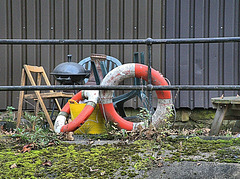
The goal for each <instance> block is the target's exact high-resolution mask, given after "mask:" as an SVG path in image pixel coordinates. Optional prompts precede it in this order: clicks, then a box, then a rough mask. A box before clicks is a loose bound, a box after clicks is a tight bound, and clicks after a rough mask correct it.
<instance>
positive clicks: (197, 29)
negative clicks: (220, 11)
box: [193, 1, 205, 107]
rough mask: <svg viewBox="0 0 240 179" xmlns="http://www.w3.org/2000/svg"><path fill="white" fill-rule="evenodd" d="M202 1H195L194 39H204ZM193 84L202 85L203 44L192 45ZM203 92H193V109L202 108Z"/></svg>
mask: <svg viewBox="0 0 240 179" xmlns="http://www.w3.org/2000/svg"><path fill="white" fill-rule="evenodd" d="M204 7H205V6H204V1H195V18H194V20H195V21H194V35H195V36H194V37H195V38H201V37H204V23H205V19H204V10H205V9H204ZM193 60H194V74H193V75H194V84H195V85H203V84H204V70H205V69H204V60H205V58H204V44H195V45H194V59H193ZM204 100H205V99H204V92H202V91H195V92H194V107H203V106H204Z"/></svg>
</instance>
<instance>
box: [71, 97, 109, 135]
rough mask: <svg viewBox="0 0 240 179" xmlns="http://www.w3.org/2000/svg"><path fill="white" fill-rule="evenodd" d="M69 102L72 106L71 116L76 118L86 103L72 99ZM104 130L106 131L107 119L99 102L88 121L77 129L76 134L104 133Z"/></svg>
mask: <svg viewBox="0 0 240 179" xmlns="http://www.w3.org/2000/svg"><path fill="white" fill-rule="evenodd" d="M68 102H69V106H70V113H71V118H72V120H74V119H75V118H76V117H77V116H78V115H79V114H80V112H81V111H82V110H83V108H84V107H85V106H86V104H85V103H80V104H79V103H77V102H76V101H74V100H72V99H70V100H69V101H68ZM104 132H106V126H105V120H104V118H103V116H102V113H101V111H100V108H99V104H97V106H96V107H95V109H94V111H93V112H92V114H91V115H90V116H89V118H88V119H87V121H86V122H85V123H84V124H83V125H82V126H81V127H79V128H78V129H77V130H75V131H74V134H102V133H104Z"/></svg>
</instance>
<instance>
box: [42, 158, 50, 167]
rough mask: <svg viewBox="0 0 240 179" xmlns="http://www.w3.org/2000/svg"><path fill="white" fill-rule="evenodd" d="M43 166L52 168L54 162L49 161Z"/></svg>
mask: <svg viewBox="0 0 240 179" xmlns="http://www.w3.org/2000/svg"><path fill="white" fill-rule="evenodd" d="M42 165H43V166H49V167H50V166H52V162H51V161H50V160H49V161H47V160H46V161H45V162H44V163H43V164H42Z"/></svg>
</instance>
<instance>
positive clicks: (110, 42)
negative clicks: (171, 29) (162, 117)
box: [0, 37, 240, 45]
mask: <svg viewBox="0 0 240 179" xmlns="http://www.w3.org/2000/svg"><path fill="white" fill-rule="evenodd" d="M227 42H240V37H216V38H180V39H152V38H147V39H107V40H106V39H99V40H97V39H0V44H5V45H14V44H15V45H17V44H18V45H51V44H54V45H63V44H65V45H74V44H75V45H91V44H92V45H97V44H101V45H104V44H105V45H118V44H146V45H152V44H189V43H227Z"/></svg>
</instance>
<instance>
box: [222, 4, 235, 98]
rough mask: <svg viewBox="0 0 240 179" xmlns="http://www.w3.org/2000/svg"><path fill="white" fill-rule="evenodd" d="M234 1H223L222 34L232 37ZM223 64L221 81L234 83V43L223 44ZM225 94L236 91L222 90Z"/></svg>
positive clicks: (232, 93) (231, 93)
mask: <svg viewBox="0 0 240 179" xmlns="http://www.w3.org/2000/svg"><path fill="white" fill-rule="evenodd" d="M234 2H235V1H234V0H228V1H227V3H226V2H225V10H224V12H225V14H224V26H223V29H224V36H225V37H232V36H234V35H235V34H234V27H235V26H234V22H235V17H234V15H235V11H234V8H235V3H234ZM223 55H224V56H223V57H224V66H223V71H222V73H223V76H224V77H223V82H224V84H226V85H230V84H234V82H235V78H236V77H237V75H236V73H235V68H234V65H235V62H234V61H235V56H234V43H225V44H224V52H223ZM224 94H225V95H226V96H232V95H236V91H235V92H233V91H224Z"/></svg>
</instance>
